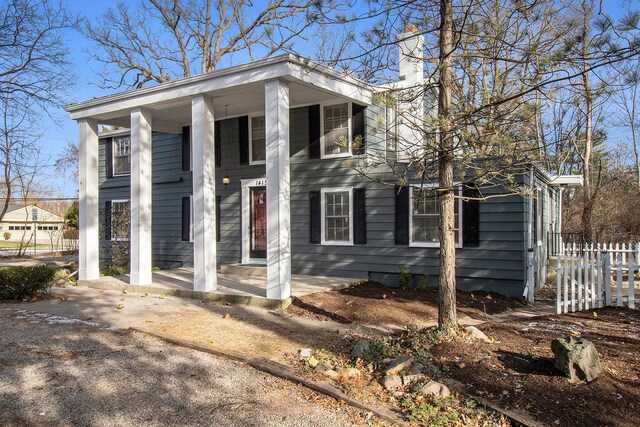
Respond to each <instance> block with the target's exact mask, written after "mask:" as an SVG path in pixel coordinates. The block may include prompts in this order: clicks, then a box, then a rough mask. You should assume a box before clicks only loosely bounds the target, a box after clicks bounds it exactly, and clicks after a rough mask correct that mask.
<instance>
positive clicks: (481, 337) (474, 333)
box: [464, 326, 491, 344]
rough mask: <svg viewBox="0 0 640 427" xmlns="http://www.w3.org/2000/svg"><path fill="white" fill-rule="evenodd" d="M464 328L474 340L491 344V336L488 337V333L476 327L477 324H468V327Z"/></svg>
mask: <svg viewBox="0 0 640 427" xmlns="http://www.w3.org/2000/svg"><path fill="white" fill-rule="evenodd" d="M464 330H465V331H466V332H467V334H468V335H469V338H471V339H472V340H474V341H482V342H486V343H489V344H490V343H491V340H490V339H489V337H487V335H486V334H485V333H484V332H482V331H481V330H480V329H478V328H476V327H475V326H467V327H466V328H464Z"/></svg>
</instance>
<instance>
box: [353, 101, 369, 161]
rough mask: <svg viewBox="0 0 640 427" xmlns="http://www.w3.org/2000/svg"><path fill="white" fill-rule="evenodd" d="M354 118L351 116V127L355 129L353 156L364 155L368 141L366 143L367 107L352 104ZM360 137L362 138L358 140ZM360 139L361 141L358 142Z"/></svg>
mask: <svg viewBox="0 0 640 427" xmlns="http://www.w3.org/2000/svg"><path fill="white" fill-rule="evenodd" d="M351 108H352V110H353V111H352V113H353V114H352V116H351V126H352V127H353V132H352V134H353V150H352V151H353V154H355V155H360V154H364V153H365V150H366V147H367V141H366V130H365V115H366V111H367V107H366V106H364V105H358V104H352V107H351ZM358 137H360V138H358ZM358 139H360V141H357V140H358Z"/></svg>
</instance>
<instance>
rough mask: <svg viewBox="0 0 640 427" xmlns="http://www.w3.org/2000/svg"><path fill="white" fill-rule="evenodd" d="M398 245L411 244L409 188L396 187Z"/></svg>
mask: <svg viewBox="0 0 640 427" xmlns="http://www.w3.org/2000/svg"><path fill="white" fill-rule="evenodd" d="M395 191H396V207H395V215H396V245H408V244H409V212H410V208H411V207H410V206H409V187H406V186H404V187H400V186H397V185H396V187H395Z"/></svg>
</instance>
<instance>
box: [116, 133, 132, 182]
mask: <svg viewBox="0 0 640 427" xmlns="http://www.w3.org/2000/svg"><path fill="white" fill-rule="evenodd" d="M130 173H131V138H130V137H128V136H123V137H119V138H113V174H114V175H128V174H130Z"/></svg>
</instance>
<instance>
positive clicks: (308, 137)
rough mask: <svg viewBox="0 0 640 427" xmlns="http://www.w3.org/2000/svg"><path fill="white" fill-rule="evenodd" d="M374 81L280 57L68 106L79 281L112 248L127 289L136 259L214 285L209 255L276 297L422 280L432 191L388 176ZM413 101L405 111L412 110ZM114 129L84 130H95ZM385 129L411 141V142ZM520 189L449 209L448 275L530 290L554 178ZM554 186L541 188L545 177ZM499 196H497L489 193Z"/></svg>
mask: <svg viewBox="0 0 640 427" xmlns="http://www.w3.org/2000/svg"><path fill="white" fill-rule="evenodd" d="M400 44H401V45H400V47H401V49H400V52H401V53H400V55H401V60H400V72H401V75H402V77H401V79H400V82H399V83H398V85H397V87H396V88H395V89H394V90H410V89H411V87H413V86H416V85H421V84H422V82H423V70H422V62H421V61H416V60H414V59H413V58H416V56H417V55H416V54H415V53H414V54H412V52H413V51H415V49H421V40H420V36H418V35H415V34H413V33H412V32H411V31H409V32H407V33H405V34H403V35H401V37H400ZM388 90H389V88H376V87H372V86H371V85H368V84H365V83H363V82H360V81H357V80H356V79H353V78H351V77H349V76H347V75H344V74H341V73H338V72H336V71H334V70H331V69H328V68H325V67H322V66H319V65H315V64H312V63H310V62H309V61H306V60H303V59H300V58H298V57H293V56H290V55H284V56H278V57H274V58H270V59H266V60H262V61H256V62H252V63H250V64H245V65H240V66H235V67H231V68H228V69H223V70H219V71H216V72H212V73H208V74H203V75H199V76H196V77H190V78H185V79H181V80H176V81H173V82H169V83H165V84H161V85H157V86H153V87H149V88H143V89H138V90H134V91H130V92H124V93H119V94H115V95H111V96H107V97H103V98H98V99H92V100H89V101H86V102H82V103H78V104H74V105H70V106H68V107H67V111H68V112H70V114H71V118H72V119H73V120H76V121H77V122H78V126H79V141H80V271H79V275H80V276H79V278H80V279H81V280H95V279H97V278H98V275H99V271H98V267H99V263H100V262H102V263H104V264H110V263H111V262H113V259H112V257H113V256H114V251H113V250H112V249H113V248H114V247H116V246H117V245H119V244H120V243H121V242H123V241H127V242H128V243H127V248H128V253H127V256H128V257H130V259H129V264H130V269H131V276H130V281H131V283H132V284H141V285H144V284H150V283H151V281H152V275H151V271H152V267H155V266H158V267H161V268H176V267H193V271H194V280H193V283H194V285H193V286H194V290H198V291H213V290H215V289H216V283H217V282H216V280H217V270H218V268H219V267H220V266H221V265H224V264H246V265H256V264H259V265H265V266H266V269H267V279H266V296H267V297H268V298H272V299H279V300H283V299H286V298H288V297H289V296H290V295H291V274H292V273H296V274H308V275H323V276H343V277H353V278H360V279H367V278H370V279H372V280H377V281H381V282H385V283H390V284H393V283H394V282H395V283H397V280H398V271H399V267H400V266H402V267H403V268H404V269H406V270H408V271H410V272H412V273H414V274H415V275H416V276H417V277H421V276H423V275H428V277H429V281H430V282H432V283H434V284H435V283H437V278H438V257H439V249H438V247H439V244H438V238H437V229H438V213H437V203H436V202H437V199H436V197H437V196H434V195H432V196H429V197H424V196H423V195H422V194H423V190H424V187H425V186H428V184H425V183H423V182H421V181H418V180H416V181H411V180H410V181H409V182H408V183H407V185H405V186H402V187H397V186H393V185H387V184H384V183H379V182H376V180H371V179H367V178H363V177H362V176H361V175H360V174H358V173H357V172H356V171H355V170H354V168H353V167H348V166H349V165H353V164H368V165H374V166H372V167H371V170H372V172H371V173H372V174H373V175H375V176H378V177H385V176H388V175H390V169H389V166H388V164H389V162H379V163H376V162H374V161H373V159H374V158H379V156H380V153H385V154H384V155H385V156H389V158H388V159H387V160H389V159H390V158H392V159H394V161H397V162H402V161H403V160H402V157H403V155H404V154H406V147H400V146H399V145H398V143H397V141H398V139H397V138H396V137H395V136H394V134H393V133H390V131H389V128H390V126H389V123H390V122H389V120H390V119H389V111H388V108H386V107H384V106H381V105H376V102H375V100H376V98H377V96H376V94H377V93H379V92H384V91H388ZM428 102H429V101H428V99H420V100H418V101H415V100H414V101H411V102H410V103H409V104H408V105H405V106H404V109H405V110H409V111H411V110H414V111H420V112H421V114H422V112H424V111H425V110H428V105H427V106H426V107H425V105H424V103H428ZM99 124H103V125H116V126H120V127H124V128H126V130H123V131H111V132H107V133H102V134H99V133H98V125H99ZM395 132H396V133H398V134H403V135H404V137H405V139H408V140H412V139H413V140H415V141H416V142H415V144H413V145H418V146H419V145H420V143H419V138H420V136H419V135H417V134H416V135H414V134H412V130H411V129H408V128H403V127H402V125H398V126H395ZM520 178H521V181H522V183H524V184H525V185H529V186H531V187H532V188H533V189H534V190H535V192H536V193H537V197H536V198H527V197H522V196H509V197H500V198H494V199H488V200H486V201H478V200H468V201H465V200H463V199H464V196H465V195H466V196H469V195H472V194H471V193H469V192H473V191H475V190H474V189H473V186H472V185H471V184H472V183H463V182H461V183H460V189H459V196H460V198H459V200H458V203H457V215H456V219H457V221H458V237H457V246H458V249H457V275H458V276H457V283H458V287H459V288H461V289H465V290H477V289H484V290H492V291H496V292H500V293H502V294H505V295H510V296H514V297H523V296H527V295H532V292H533V289H534V287H539V286H540V283H541V280H542V278H543V277H544V276H545V273H546V272H545V269H546V265H547V256H546V238H547V237H546V236H547V232H549V231H554V232H559V231H560V203H561V190H560V188H561V186H562V185H564V184H562V183H560V184H558V183H559V182H560V181H554V177H551V176H550V175H549V174H548V173H546V172H545V171H544V169H542V168H541V167H538V166H536V165H533V164H532V165H531V170H530V172H529V173H526V174H523V175H522V176H521V177H520ZM554 182H555V183H554ZM494 191H499V190H494Z"/></svg>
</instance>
